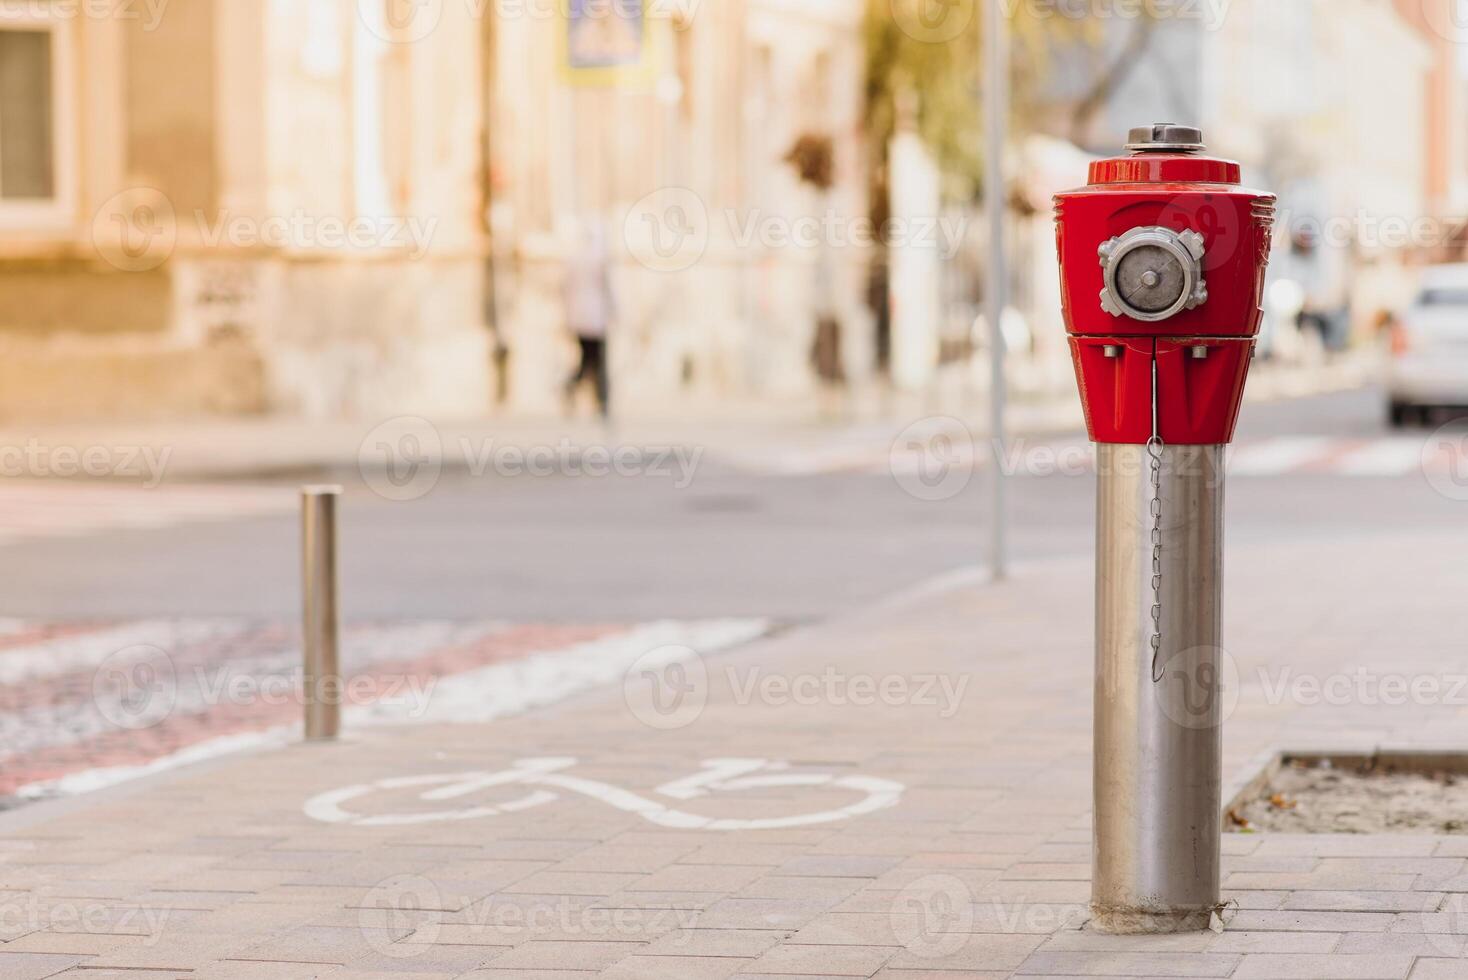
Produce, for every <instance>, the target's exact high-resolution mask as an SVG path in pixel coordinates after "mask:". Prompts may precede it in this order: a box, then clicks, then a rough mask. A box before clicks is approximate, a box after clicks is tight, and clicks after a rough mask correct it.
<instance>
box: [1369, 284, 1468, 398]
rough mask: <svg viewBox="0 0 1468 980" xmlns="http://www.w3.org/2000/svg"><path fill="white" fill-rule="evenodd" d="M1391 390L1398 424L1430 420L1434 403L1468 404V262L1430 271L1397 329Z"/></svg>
mask: <svg viewBox="0 0 1468 980" xmlns="http://www.w3.org/2000/svg"><path fill="white" fill-rule="evenodd" d="M1386 389H1387V396H1388V397H1389V398H1390V400H1391V412H1390V414H1391V423H1392V425H1394V426H1404V425H1409V424H1412V423H1418V422H1426V421H1427V419H1428V413H1429V412H1430V411H1431V410H1432V409H1434V408H1463V407H1468V264H1464V265H1438V266H1432V267H1430V268H1428V269H1426V270H1425V271H1424V273H1423V276H1422V284H1421V286H1420V288H1419V289H1418V292H1417V298H1416V299H1415V300H1414V301H1413V302H1412V305H1411V306H1410V307H1409V308H1408V309H1407V310H1406V312H1404V313H1403V314H1402V316H1401V319H1400V321H1399V322H1398V323H1397V324H1396V325H1395V326H1394V328H1393V330H1392V336H1391V360H1390V363H1389V364H1388V367H1387V372H1386Z"/></svg>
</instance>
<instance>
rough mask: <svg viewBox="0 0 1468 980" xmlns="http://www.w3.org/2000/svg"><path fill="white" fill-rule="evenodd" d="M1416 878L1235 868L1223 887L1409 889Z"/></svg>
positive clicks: (1396, 890) (1310, 889)
mask: <svg viewBox="0 0 1468 980" xmlns="http://www.w3.org/2000/svg"><path fill="white" fill-rule="evenodd" d="M1416 882H1417V875H1415V874H1410V873H1408V874H1383V873H1380V872H1366V871H1360V872H1351V871H1325V870H1316V871H1310V872H1307V873H1304V874H1299V873H1296V872H1283V873H1276V872H1271V871H1235V872H1234V873H1232V874H1230V875H1229V876H1228V877H1226V878H1224V879H1223V887H1224V888H1225V889H1227V890H1229V891H1248V890H1249V889H1252V888H1259V889H1263V890H1265V891H1377V892H1392V891H1395V892H1406V891H1411V890H1412V886H1413V885H1414V884H1416Z"/></svg>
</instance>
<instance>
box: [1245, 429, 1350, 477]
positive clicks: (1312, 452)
mask: <svg viewBox="0 0 1468 980" xmlns="http://www.w3.org/2000/svg"><path fill="white" fill-rule="evenodd" d="M1334 441H1335V440H1332V439H1330V438H1328V437H1326V436H1282V437H1278V438H1274V439H1266V440H1265V441H1263V442H1258V443H1243V444H1241V445H1239V446H1237V447H1236V448H1235V449H1234V452H1233V456H1232V458H1230V460H1229V464H1228V472H1229V475H1230V476H1254V475H1260V474H1274V473H1282V472H1287V471H1290V470H1294V469H1296V468H1298V467H1301V466H1307V465H1309V464H1310V463H1312V462H1314V461H1316V460H1318V459H1320V458H1321V457H1322V456H1324V455H1325V454H1326V453H1327V452H1328V451H1329V449H1330V446H1331V444H1332V442H1334Z"/></svg>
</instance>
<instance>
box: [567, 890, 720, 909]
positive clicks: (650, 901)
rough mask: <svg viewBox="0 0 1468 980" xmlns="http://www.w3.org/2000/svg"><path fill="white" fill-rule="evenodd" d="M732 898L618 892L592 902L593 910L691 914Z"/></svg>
mask: <svg viewBox="0 0 1468 980" xmlns="http://www.w3.org/2000/svg"><path fill="white" fill-rule="evenodd" d="M728 897H732V896H729V895H727V894H726V893H724V892H643V891H637V892H630V891H629V892H617V893H616V894H615V895H608V896H607V897H606V898H597V899H592V900H591V907H592V908H606V909H650V910H657V909H671V910H674V911H687V912H691V913H698V912H702V911H703V910H704V909H706V908H708V907H709V906H711V905H713V904H714V903H716V902H718V901H720V900H721V899H724V898H728Z"/></svg>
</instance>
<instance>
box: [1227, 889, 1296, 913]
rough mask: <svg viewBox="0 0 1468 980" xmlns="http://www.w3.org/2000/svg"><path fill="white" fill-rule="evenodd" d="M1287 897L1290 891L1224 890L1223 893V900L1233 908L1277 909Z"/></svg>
mask: <svg viewBox="0 0 1468 980" xmlns="http://www.w3.org/2000/svg"><path fill="white" fill-rule="evenodd" d="M1289 897H1290V893H1289V892H1283V891H1243V892H1230V891H1227V890H1225V891H1224V893H1223V900H1224V901H1225V902H1227V903H1228V904H1229V907H1230V908H1233V909H1255V910H1268V909H1277V908H1279V907H1281V906H1282V905H1284V903H1285V900H1286V899H1288V898H1289Z"/></svg>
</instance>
